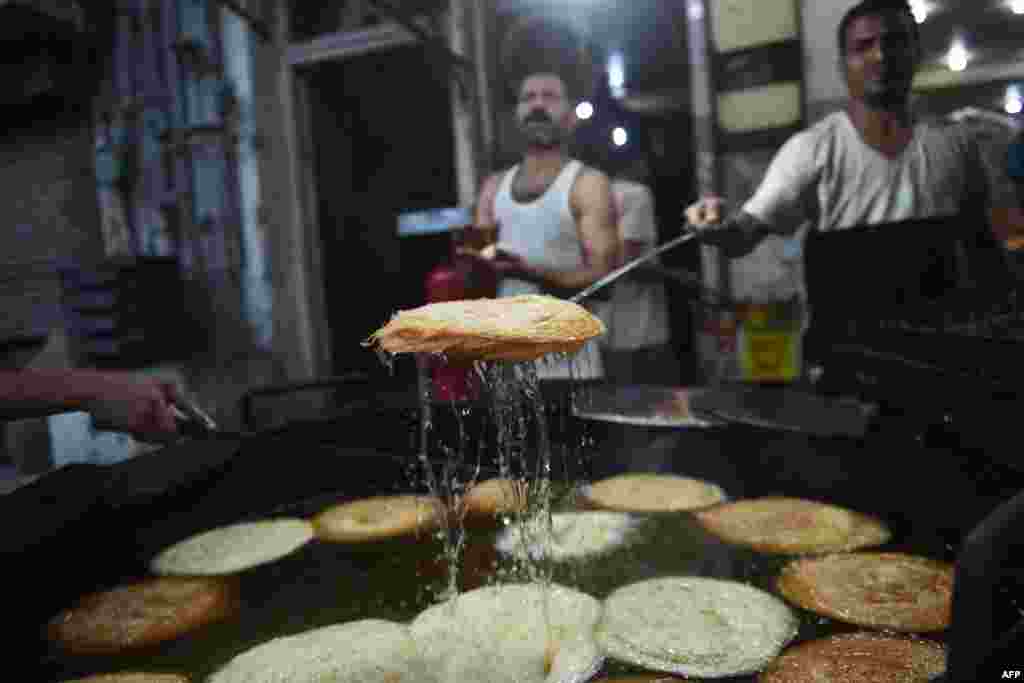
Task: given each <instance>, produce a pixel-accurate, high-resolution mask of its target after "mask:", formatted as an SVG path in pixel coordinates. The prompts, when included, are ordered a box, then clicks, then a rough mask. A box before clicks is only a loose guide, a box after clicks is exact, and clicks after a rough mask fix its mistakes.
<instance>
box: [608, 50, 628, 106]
mask: <svg viewBox="0 0 1024 683" xmlns="http://www.w3.org/2000/svg"><path fill="white" fill-rule="evenodd" d="M608 87H609V88H611V91H612V95H613V96H615V97H622V96H623V95H625V94H626V58H625V57H623V55H622V53H621V52H613V53H611V54H610V55H608Z"/></svg>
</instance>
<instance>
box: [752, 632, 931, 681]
mask: <svg viewBox="0 0 1024 683" xmlns="http://www.w3.org/2000/svg"><path fill="white" fill-rule="evenodd" d="M945 671H946V650H945V648H944V647H943V646H942V645H940V644H939V643H936V642H933V641H930V640H924V639H922V638H908V637H905V636H891V635H884V634H881V633H843V634H840V635H835V636H831V637H829V638H822V639H821V640H812V641H810V642H806V643H801V644H800V645H797V646H796V647H793V648H791V649H789V650H787V651H786V652H784V653H783V654H782V656H781V657H779V658H778V659H776V660H775V661H774V662H772V663H771V664H769V665H768V668H767V669H765V670H764V671H763V672H761V674H760V676H759V677H758V679H757V680H758V683H807V682H809V681H814V682H815V683H880V682H883V681H885V682H889V683H926V681H930V680H934V679H935V678H936V677H937V676H939V675H941V674H942V673H944V672H945Z"/></svg>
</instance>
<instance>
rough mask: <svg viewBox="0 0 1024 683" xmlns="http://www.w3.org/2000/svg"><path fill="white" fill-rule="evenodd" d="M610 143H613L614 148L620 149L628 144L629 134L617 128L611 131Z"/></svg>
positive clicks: (620, 127) (621, 128) (623, 129)
mask: <svg viewBox="0 0 1024 683" xmlns="http://www.w3.org/2000/svg"><path fill="white" fill-rule="evenodd" d="M612 142H614V143H615V146H616V147H622V146H623V145H625V144H626V143H627V142H629V133H627V132H626V129H625V128H623V127H622V126H619V127H618V128H616V129H615V130H613V131H612Z"/></svg>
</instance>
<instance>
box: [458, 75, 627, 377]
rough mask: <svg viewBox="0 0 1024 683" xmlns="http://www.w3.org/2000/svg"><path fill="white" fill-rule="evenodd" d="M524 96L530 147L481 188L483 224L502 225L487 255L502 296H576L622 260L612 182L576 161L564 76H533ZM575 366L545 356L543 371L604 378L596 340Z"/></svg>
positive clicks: (519, 113) (523, 126)
mask: <svg viewBox="0 0 1024 683" xmlns="http://www.w3.org/2000/svg"><path fill="white" fill-rule="evenodd" d="M518 98H519V99H518V104H517V106H516V120H517V122H518V124H519V129H520V131H521V133H522V135H523V139H524V141H525V144H526V151H525V154H524V156H523V160H522V162H521V163H519V164H516V165H515V166H513V167H512V168H511V169H508V170H506V171H502V172H499V173H495V174H494V175H492V176H491V177H490V178H488V179H487V181H485V183H484V185H483V188H482V189H481V192H480V198H479V201H478V202H477V215H476V225H477V226H480V227H483V228H496V235H497V242H496V243H495V244H492V245H489V246H488V247H486V248H484V249H483V250H482V251H481V252H480V255H481V256H482V257H483V258H484V259H485V260H486V262H487V263H488V264H489V265H490V266H491V267H492V268H494V270H495V271H496V273H497V276H498V279H499V284H498V295H499V296H514V295H518V294H534V293H546V294H550V295H553V296H564V297H567V296H571V295H572V294H573V293H574V292H576V291H578V290H580V289H583V288H585V287H587V286H588V285H590V284H592V283H594V282H596V281H597V280H599V279H600V278H601V277H603V276H604V275H606V274H608V273H609V272H611V270H612V269H613V268H615V267H616V266H617V265H618V264H619V258H620V241H619V238H618V233H617V230H616V227H615V223H614V218H613V216H614V210H613V205H612V195H611V187H610V183H609V180H608V177H607V176H606V175H604V174H603V173H601V172H599V171H597V170H595V169H592V168H589V167H586V166H584V165H583V164H582V163H581V162H579V161H576V160H574V159H570V158H569V154H568V150H567V145H568V142H569V139H570V137H571V135H572V132H573V129H574V127H575V124H576V114H575V106H574V102H573V100H572V98H571V97H570V94H569V93H568V88H567V85H566V81H565V80H564V79H562V78H561V77H560V76H558V75H557V74H554V73H544V72H540V73H533V74H530V75H528V76H527V77H526V78H525V79H523V81H522V83H521V85H520V88H519V96H518ZM588 305H591V306H594V305H599V303H598V304H595V303H592V302H588ZM595 312H597V311H595ZM572 366H573V367H572V368H570V365H569V364H568V363H562V362H551V361H550V360H549V359H543V360H541V361H539V362H538V365H537V370H538V373H539V374H540V376H541V377H542V378H544V379H565V378H569V377H571V376H573V377H575V378H577V379H594V378H598V377H601V376H603V374H604V373H603V368H602V365H601V356H600V354H599V353H598V351H597V343H596V342H591V343H589V344H587V345H586V346H585V347H584V349H583V350H582V351H581V352H580V354H579V355H578V356H577V358H576V359H574V361H573V362H572Z"/></svg>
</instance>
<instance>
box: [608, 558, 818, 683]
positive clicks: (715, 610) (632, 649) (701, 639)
mask: <svg viewBox="0 0 1024 683" xmlns="http://www.w3.org/2000/svg"><path fill="white" fill-rule="evenodd" d="M798 625H799V622H798V620H797V617H796V615H795V614H794V613H793V611H792V610H790V608H789V607H788V606H786V604H785V603H783V602H782V601H781V600H779V599H778V598H776V597H775V596H773V595H770V594H768V593H766V592H764V591H762V590H759V589H757V588H754V587H752V586H748V585H746V584H742V583H738V582H735V581H722V580H718V579H707V578H699V577H666V578H658V579H650V580H647V581H640V582H638V583H633V584H630V585H627V586H623V587H622V588H619V589H617V590H616V591H614V592H613V593H612V594H611V595H609V596H608V597H607V598H605V600H604V614H603V616H602V617H601V621H600V623H599V624H598V627H597V631H596V633H597V641H598V643H599V644H600V646H601V647H602V649H603V650H604V651H605V652H606V653H607V654H608V655H609V656H610V657H613V658H615V659H617V660H620V661H623V662H628V663H630V664H635V665H637V666H642V667H644V668H646V669H652V670H654V671H665V672H669V673H676V674H682V675H684V676H697V677H701V678H721V677H725V676H738V675H741V674H748V673H753V672H755V671H759V670H761V669H762V668H763V667H764V666H765V664H767V663H768V662H770V661H771V660H772V659H774V658H775V657H776V656H777V655H778V654H779V652H781V651H782V648H783V647H785V646H786V644H787V643H789V642H790V641H791V640H792V639H793V637H794V636H795V635H796V632H797V627H798Z"/></svg>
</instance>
